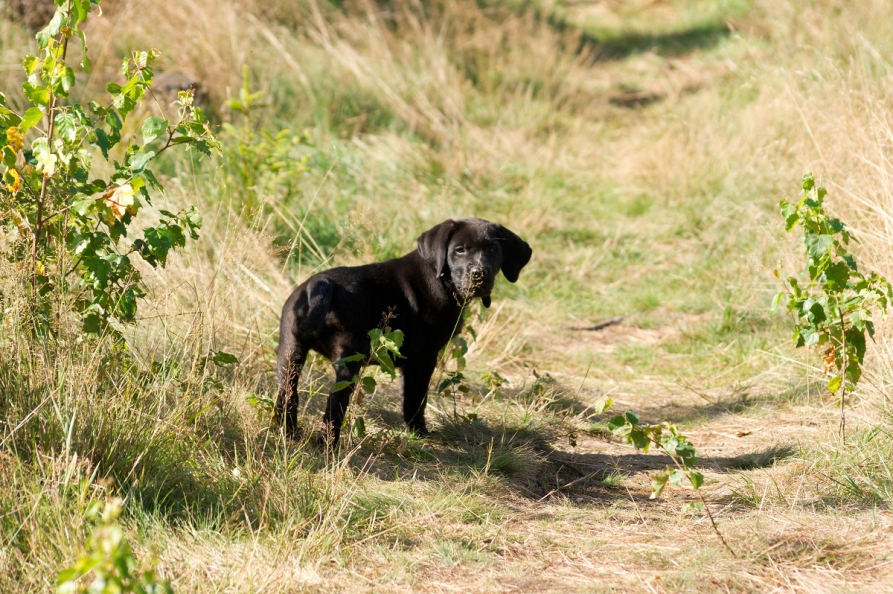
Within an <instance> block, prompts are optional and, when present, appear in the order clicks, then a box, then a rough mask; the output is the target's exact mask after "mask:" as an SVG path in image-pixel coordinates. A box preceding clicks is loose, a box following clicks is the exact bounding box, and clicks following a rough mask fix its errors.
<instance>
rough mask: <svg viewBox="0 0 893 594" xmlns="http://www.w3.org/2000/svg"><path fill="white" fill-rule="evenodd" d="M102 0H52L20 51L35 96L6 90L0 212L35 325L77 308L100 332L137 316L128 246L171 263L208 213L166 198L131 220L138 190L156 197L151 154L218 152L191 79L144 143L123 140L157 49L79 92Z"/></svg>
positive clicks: (146, 128) (87, 326)
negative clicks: (92, 96) (74, 56)
mask: <svg viewBox="0 0 893 594" xmlns="http://www.w3.org/2000/svg"><path fill="white" fill-rule="evenodd" d="M94 4H96V5H98V4H99V1H98V0H89V1H88V0H56V5H57V9H56V12H55V15H54V16H53V18H52V20H51V21H50V23H49V25H48V26H47V27H46V28H45V29H43V30H42V31H40V32H39V33H38V34H37V42H38V49H39V53H38V55H36V56H35V55H28V56H26V57H25V59H24V67H25V73H26V74H27V80H26V81H25V82H24V83H22V88H23V90H24V96H25V99H26V101H27V103H30V105H31V106H30V107H28V108H27V109H25V110H24V111H23V112H22V113H17V112H16V111H15V110H14V109H12V108H11V107H10V106H9V105H8V104H7V101H6V98H5V97H4V96H3V95H2V94H0V139H5V140H6V144H5V146H3V147H2V165H0V172H2V177H3V184H2V187H0V219H3V220H5V221H6V223H5V224H4V226H5V234H6V236H7V238H14V240H13V241H11V242H9V241H7V243H9V244H10V245H9V248H8V249H7V251H6V257H8V258H10V259H11V260H12V261H13V262H14V263H16V264H17V265H19V266H20V267H23V268H25V269H27V275H26V277H27V278H28V279H30V283H31V299H32V310H33V311H34V314H33V315H34V322H35V324H34V326H35V328H37V329H48V330H50V331H53V330H54V329H55V328H56V326H57V324H55V322H56V321H57V320H58V318H59V316H61V315H62V314H63V310H65V309H73V310H74V311H75V312H77V314H78V315H79V316H80V319H81V320H82V323H83V329H84V331H86V332H89V333H94V334H98V333H101V332H104V331H106V330H108V329H109V327H110V326H111V330H112V331H113V332H116V333H118V332H120V329H121V327H120V324H123V323H129V322H133V321H134V320H135V318H136V312H137V300H138V299H139V298H140V297H142V296H143V295H145V287H144V285H143V282H142V277H141V275H140V273H139V271H138V270H137V269H136V268H135V267H134V265H133V263H132V262H131V256H133V255H138V256H140V257H141V258H142V259H143V260H144V261H145V262H147V263H148V264H150V265H151V266H153V267H156V266H158V265H161V266H164V265H165V264H166V262H167V257H168V254H169V253H170V251H171V250H172V249H175V248H180V247H183V246H184V245H185V244H186V240H187V237H189V238H192V239H196V238H197V237H198V234H197V231H198V229H199V228H200V227H201V216H200V215H199V213H198V212H197V211H196V209H195V208H194V207H188V208H186V209H184V210H182V211H180V212H177V213H173V212H169V211H167V210H159V211H158V213H159V222H158V223H157V224H155V225H149V226H144V227H141V226H138V225H135V224H134V221H135V218H136V216H137V214H138V213H139V212H140V209H141V208H142V206H143V204H142V201H141V198H142V199H143V200H145V202H146V203H147V204H149V205H151V195H150V190H156V191H161V190H162V186H161V184H160V183H159V181H158V179H157V178H156V176H155V175H154V174H153V173H152V171H151V170H150V169H148V166H149V164H150V163H151V162H152V161H153V160H155V159H157V157H158V156H159V155H160V154H162V153H164V152H165V151H167V150H168V149H170V148H171V147H174V146H181V145H185V146H187V147H190V148H194V149H196V150H198V151H200V152H201V153H204V154H206V155H210V154H211V151H212V150H216V149H217V148H218V144H217V140H216V138H215V137H214V135H213V134H212V133H211V131H210V127H209V126H208V123H207V121H206V120H205V117H204V114H203V113H202V111H201V109H199V108H198V107H195V106H194V105H193V104H192V92H191V91H183V92H181V93H180V95H179V102H178V103H179V108H178V113H177V117H176V118H174V119H172V120H168V119H165V118H163V117H158V116H150V117H148V118H146V119H145V121H144V122H143V123H142V125H141V127H140V131H141V132H142V143H138V144H137V143H129V142H125V143H124V145H123V146H121V147H119V144H121V143H122V140H123V139H124V137H125V135H126V132H125V124H126V123H127V119H128V116H129V115H131V114H132V113H133V112H134V110H135V108H136V107H137V106H138V105H139V104H140V102H141V100H142V99H143V96H144V94H145V93H146V92H151V85H152V77H153V75H154V73H153V70H152V64H153V62H154V60H155V59H156V58H157V57H158V55H159V54H158V52H157V51H155V50H150V51H134V52H132V54H131V56H130V57H129V58H127V59H125V60H124V62H123V64H122V66H121V72H122V74H123V76H124V79H125V80H124V83H123V84H117V83H109V84H108V85H107V90H108V93H109V95H110V97H109V99H108V100H106V101H105V102H104V103H100V102H98V101H90V102H89V103H87V105H86V106H84V105H81V104H80V103H77V102H72V101H71V99H72V97H71V93H72V89H73V87H74V85H75V81H76V77H75V70H74V69H73V68H72V67H71V66H70V65H69V60H68V50H69V45H70V42H71V39H72V38H73V37H78V38H80V40H81V44H82V46H83V50H82V54H81V61H80V68H81V69H82V70H83V71H84V72H89V71H90V67H91V63H90V60H89V58H88V57H87V44H86V38H85V36H84V33H83V31H82V29H81V25H82V24H83V23H84V22H85V21H86V19H87V16H88V14H89V13H90V9H91V8H92V6H93V5H94ZM41 123H42V125H41ZM94 160H96V161H98V162H99V164H98V166H95V165H94V163H93V162H94ZM105 170H110V171H111V172H112V173H111V175H109V177H108V179H105V178H104V177H100V175H101V172H103V171H105Z"/></svg>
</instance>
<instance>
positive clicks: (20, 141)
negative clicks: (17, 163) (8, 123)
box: [6, 126, 25, 153]
mask: <svg viewBox="0 0 893 594" xmlns="http://www.w3.org/2000/svg"><path fill="white" fill-rule="evenodd" d="M6 141H7V142H9V145H10V146H11V147H12V149H13V152H16V153H17V152H19V151H20V150H22V149H23V148H25V135H24V134H22V133H21V132H20V131H19V127H18V126H13V127H11V128H10V129H9V130H7V131H6Z"/></svg>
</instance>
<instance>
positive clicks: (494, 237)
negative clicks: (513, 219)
mask: <svg viewBox="0 0 893 594" xmlns="http://www.w3.org/2000/svg"><path fill="white" fill-rule="evenodd" d="M418 243H419V254H421V255H422V257H423V258H425V259H426V260H427V261H428V262H430V263H431V265H432V266H433V267H434V271H435V274H436V275H437V276H438V277H440V278H441V279H443V280H444V281H446V282H449V283H451V284H452V287H453V289H454V290H455V291H456V293H457V295H458V296H459V297H460V298H471V297H480V298H481V301H483V303H484V306H485V307H490V292H491V291H492V290H493V283H494V282H495V281H496V273H497V272H499V271H500V270H502V274H504V275H505V278H507V279H508V280H509V282H515V281H516V280H518V275H519V274H520V273H521V269H522V268H524V266H525V265H526V264H527V263H528V262H529V261H530V256H531V254H532V253H533V250H531V249H530V246H529V245H527V242H525V241H524V240H523V239H521V238H520V237H518V236H517V235H515V234H514V233H512V232H511V231H509V230H508V229H506V228H505V227H503V226H502V225H497V224H496V223H491V222H489V221H485V220H483V219H459V220H458V221H454V220H452V219H449V220H446V221H444V222H442V223H440V224H439V225H437V226H435V227H432V228H431V229H429V230H427V231H425V232H424V233H422V235H421V236H420V237H419V242H418Z"/></svg>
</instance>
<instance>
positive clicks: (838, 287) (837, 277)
mask: <svg viewBox="0 0 893 594" xmlns="http://www.w3.org/2000/svg"><path fill="white" fill-rule="evenodd" d="M825 279H826V280H827V284H826V286H827V289H826V292H827V291H831V292H835V293H840V292H842V291H843V290H844V289H846V283H847V281H848V280H850V267H849V265H847V263H846V262H835V263H834V264H831V265H830V266H828V268H827V269H825Z"/></svg>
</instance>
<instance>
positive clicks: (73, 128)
mask: <svg viewBox="0 0 893 594" xmlns="http://www.w3.org/2000/svg"><path fill="white" fill-rule="evenodd" d="M32 109H34V108H32ZM28 111H31V110H28ZM77 126H78V122H77V118H76V117H75V115H74V114H73V113H69V112H62V113H57V114H56V130H57V131H58V132H59V136H61V137H62V139H63V140H64V141H65V142H68V143H69V144H70V143H73V142H74V141H75V138H77Z"/></svg>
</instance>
